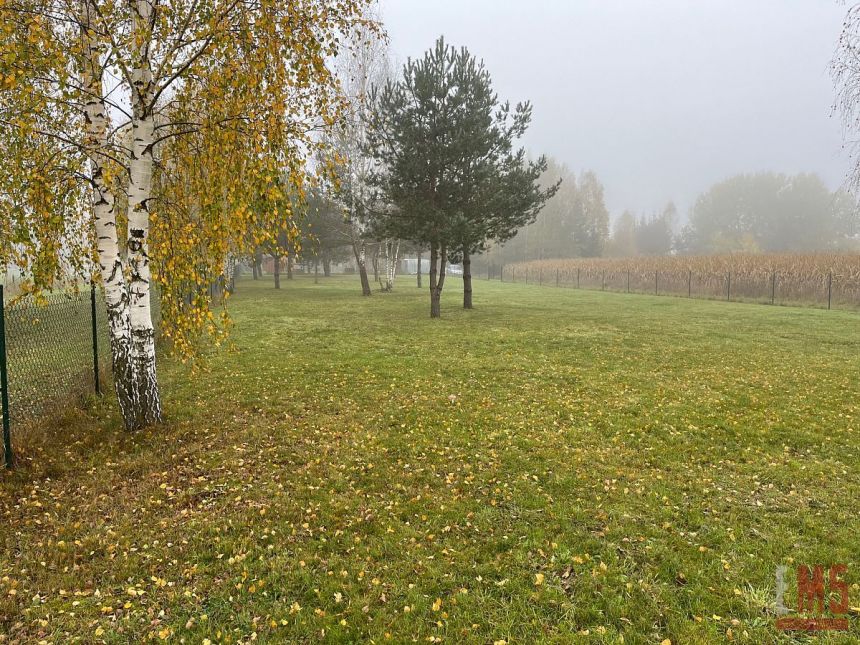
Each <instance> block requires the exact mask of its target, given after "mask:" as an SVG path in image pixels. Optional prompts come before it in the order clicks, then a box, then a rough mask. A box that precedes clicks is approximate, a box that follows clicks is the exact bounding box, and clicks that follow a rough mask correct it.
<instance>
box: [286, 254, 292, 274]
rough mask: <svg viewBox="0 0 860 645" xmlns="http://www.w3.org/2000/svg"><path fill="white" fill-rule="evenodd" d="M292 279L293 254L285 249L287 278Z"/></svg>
mask: <svg viewBox="0 0 860 645" xmlns="http://www.w3.org/2000/svg"><path fill="white" fill-rule="evenodd" d="M292 279H293V254H292V253H290V252H289V251H287V280H292Z"/></svg>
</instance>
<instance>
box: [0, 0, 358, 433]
mask: <svg viewBox="0 0 860 645" xmlns="http://www.w3.org/2000/svg"><path fill="white" fill-rule="evenodd" d="M365 4H367V2H366V1H365V0H285V1H280V2H278V1H275V0H209V1H208V2H203V1H202V0H178V1H176V2H171V3H161V2H158V1H157V0H128V1H126V2H108V1H105V0H77V1H76V2H71V1H65V0H5V1H4V2H3V3H2V4H0V24H2V25H3V27H2V32H0V35H2V39H3V46H4V56H2V63H0V64H2V68H0V72H2V83H3V90H4V92H3V98H2V106H0V127H2V131H0V135H2V140H3V142H4V143H3V145H4V147H6V148H7V149H10V150H14V152H15V155H16V156H15V157H14V163H13V164H12V165H13V166H14V167H13V169H12V171H11V172H10V174H9V176H7V177H4V178H3V180H2V184H0V205H2V207H3V209H4V211H5V212H4V213H3V215H4V217H3V219H4V220H6V221H8V222H10V224H8V225H7V226H8V227H9V228H11V229H12V230H13V232H14V236H13V238H12V239H13V242H12V243H7V244H3V245H0V252H2V253H3V255H4V257H2V258H0V260H3V261H9V260H11V261H14V262H16V263H18V264H19V265H21V266H23V267H25V268H27V269H29V270H30V271H29V275H30V277H31V288H32V289H33V290H38V289H42V288H49V287H50V286H51V285H52V283H53V281H54V280H55V279H57V278H58V277H59V276H60V275H61V274H62V273H63V272H64V271H65V270H68V269H71V270H73V271H74V270H79V271H83V270H84V268H85V265H86V264H87V261H88V260H89V259H90V258H93V259H94V260H95V262H96V264H97V271H96V272H95V273H96V275H97V277H99V278H100V279H101V281H102V283H103V285H104V289H105V300H106V305H107V312H108V320H109V327H110V338H111V354H112V360H113V371H114V376H115V378H114V381H115V383H116V391H117V398H118V401H119V407H120V410H121V412H122V416H123V419H124V421H125V425H126V427H127V428H129V429H137V428H140V427H143V426H146V425H150V424H153V423H156V422H158V421H160V419H161V414H162V413H161V401H160V396H159V391H158V383H157V375H156V362H155V333H154V329H153V324H152V315H151V297H152V296H151V285H152V284H153V282H154V281H157V282H158V284H159V285H160V286H161V287H162V293H163V297H164V298H165V304H166V305H167V306H166V307H165V306H163V307H162V309H163V312H164V313H165V315H166V317H165V321H166V325H167V328H166V334H167V335H168V336H169V337H171V339H172V340H173V341H174V343H175V347H176V348H177V349H178V350H179V351H180V352H183V353H187V352H189V351H190V349H191V347H192V345H193V342H192V341H193V340H194V337H195V336H199V335H200V333H199V332H200V331H201V330H203V331H206V330H216V329H217V327H218V326H217V325H216V324H215V321H214V317H213V315H212V310H211V307H210V305H211V302H210V301H209V300H207V299H206V298H205V297H202V296H200V295H199V293H198V294H197V295H196V296H195V297H194V298H191V299H190V304H189V305H187V306H184V305H182V304H179V303H186V302H189V299H188V298H184V297H180V296H182V295H184V294H183V289H186V288H187V282H188V281H189V280H188V278H190V281H191V282H193V283H195V284H196V285H197V287H198V289H197V290H198V291H199V285H200V284H201V283H206V282H207V280H208V281H209V282H211V278H212V277H217V276H220V275H222V274H223V267H224V266H226V259H227V257H228V256H229V254H230V253H232V252H237V253H238V252H240V251H242V250H243V248H242V245H243V244H244V243H245V240H246V239H247V237H248V236H247V231H248V230H249V229H251V230H254V231H256V232H255V234H254V235H253V236H252V237H253V238H255V239H254V241H255V242H257V245H259V244H260V243H262V242H263V241H265V240H266V239H267V238H268V236H270V235H271V232H270V231H272V230H273V227H272V226H271V225H270V224H271V223H272V222H271V221H265V222H260V221H259V219H257V218H256V216H255V215H253V214H252V211H251V209H250V208H249V202H250V199H251V191H256V190H258V189H260V188H261V187H262V186H265V185H267V184H270V183H271V178H272V177H274V176H278V175H279V174H282V173H284V174H286V176H287V177H288V178H289V180H290V182H291V183H292V185H293V186H295V187H296V188H297V190H298V191H299V193H300V192H301V190H302V188H301V187H302V186H303V185H304V184H305V181H306V178H307V174H308V172H309V171H308V170H307V167H306V166H305V163H304V159H306V158H307V157H308V155H309V154H310V153H311V151H312V149H313V147H314V146H316V145H318V144H317V141H318V139H319V138H318V137H316V136H315V134H314V131H315V130H316V129H318V128H319V127H327V126H330V125H331V124H333V123H334V122H335V121H337V120H338V118H339V115H340V113H341V112H342V110H343V109H344V107H345V105H346V102H345V100H344V97H343V94H342V93H341V92H340V91H339V90H338V87H337V83H336V80H335V77H334V75H333V74H332V73H331V71H330V69H329V65H328V63H329V61H330V60H331V58H332V57H334V56H335V55H337V54H338V53H339V51H340V50H341V44H340V43H341V40H342V38H343V37H344V35H345V34H349V33H351V31H352V30H353V29H354V28H356V27H357V26H359V25H364V26H365V27H366V28H368V29H373V28H374V27H373V25H369V24H368V22H367V21H366V20H364V18H363V9H364V5H365ZM34 138H35V140H37V141H38V142H39V146H37V147H35V148H31V147H28V145H27V142H28V141H32V140H34ZM200 152H203V153H204V155H202V156H201V155H200ZM87 202H89V203H87ZM290 216H291V215H290V213H289V212H282V213H278V214H277V216H276V219H277V218H279V219H280V220H281V221H282V222H284V221H289V219H290ZM269 219H270V218H269ZM202 249H207V250H209V251H211V250H213V249H215V250H216V252H214V253H210V254H208V255H204V254H202V253H201V250H202ZM153 268H156V269H160V270H157V271H155V272H154V271H153ZM177 276H179V279H177Z"/></svg>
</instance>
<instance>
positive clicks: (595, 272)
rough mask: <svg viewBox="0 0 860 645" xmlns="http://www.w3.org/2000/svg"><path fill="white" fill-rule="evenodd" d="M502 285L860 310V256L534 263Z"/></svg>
mask: <svg viewBox="0 0 860 645" xmlns="http://www.w3.org/2000/svg"><path fill="white" fill-rule="evenodd" d="M500 277H501V279H502V280H506V281H511V282H528V283H534V284H544V285H553V286H559V287H577V288H581V289H601V290H605V291H626V292H630V293H651V294H660V295H678V296H688V297H695V298H713V299H723V300H737V301H746V302H765V303H772V304H789V305H811V306H818V307H828V308H831V307H832V308H858V307H860V255H858V254H847V253H819V254H805V255H800V254H789V253H783V254H730V255H702V256H689V255H678V256H660V257H637V258H579V259H569V260H534V261H531V262H520V263H517V264H511V265H507V266H505V267H503V270H502V275H501V276H500Z"/></svg>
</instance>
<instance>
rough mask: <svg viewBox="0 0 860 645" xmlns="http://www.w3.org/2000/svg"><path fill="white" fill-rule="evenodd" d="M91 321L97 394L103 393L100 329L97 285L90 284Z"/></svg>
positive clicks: (94, 382)
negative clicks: (100, 369)
mask: <svg viewBox="0 0 860 645" xmlns="http://www.w3.org/2000/svg"><path fill="white" fill-rule="evenodd" d="M90 319H91V320H92V323H93V324H92V327H93V384H94V385H95V386H96V394H101V393H102V386H101V382H100V380H99V329H98V318H96V283H95V282H91V283H90Z"/></svg>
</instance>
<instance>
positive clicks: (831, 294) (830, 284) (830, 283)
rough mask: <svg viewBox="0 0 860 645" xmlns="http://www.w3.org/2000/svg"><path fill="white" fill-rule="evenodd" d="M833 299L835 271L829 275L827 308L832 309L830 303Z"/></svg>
mask: <svg viewBox="0 0 860 645" xmlns="http://www.w3.org/2000/svg"><path fill="white" fill-rule="evenodd" d="M832 297H833V271H831V272H830V273H828V274H827V308H828V309H830V302H831V300H832Z"/></svg>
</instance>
